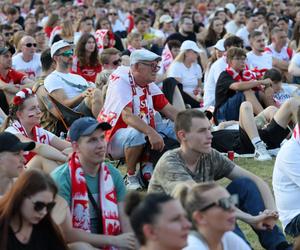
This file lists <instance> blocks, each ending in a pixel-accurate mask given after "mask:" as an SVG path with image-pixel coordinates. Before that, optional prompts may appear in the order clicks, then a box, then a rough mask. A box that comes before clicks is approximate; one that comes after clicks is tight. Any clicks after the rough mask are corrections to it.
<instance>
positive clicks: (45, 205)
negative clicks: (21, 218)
mask: <svg viewBox="0 0 300 250" xmlns="http://www.w3.org/2000/svg"><path fill="white" fill-rule="evenodd" d="M32 204H33V209H34V211H36V212H40V211H42V210H43V209H44V208H46V210H47V212H50V211H51V210H52V209H53V208H54V206H55V204H56V202H54V201H52V202H49V203H45V202H42V201H32Z"/></svg>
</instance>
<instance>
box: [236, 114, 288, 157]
mask: <svg viewBox="0 0 300 250" xmlns="http://www.w3.org/2000/svg"><path fill="white" fill-rule="evenodd" d="M239 131H240V141H241V150H242V151H244V153H245V154H246V153H253V152H254V147H253V145H252V142H251V140H250V138H249V137H248V135H247V134H246V132H245V130H244V129H242V128H241V127H240V130H239ZM289 132H290V131H289V129H287V128H286V129H284V128H282V127H281V126H280V125H278V123H277V122H276V121H275V120H274V119H272V121H271V122H270V123H269V124H268V126H267V127H266V128H263V129H258V134H259V137H260V139H261V140H262V141H263V142H264V143H265V144H266V145H267V149H273V148H279V147H280V144H281V142H282V141H283V140H284V139H285V138H286V137H287V136H288V134H289Z"/></svg>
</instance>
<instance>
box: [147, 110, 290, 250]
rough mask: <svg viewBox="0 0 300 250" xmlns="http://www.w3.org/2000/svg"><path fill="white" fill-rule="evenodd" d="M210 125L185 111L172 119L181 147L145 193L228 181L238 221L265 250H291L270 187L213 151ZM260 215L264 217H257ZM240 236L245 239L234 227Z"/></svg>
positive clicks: (163, 164)
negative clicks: (235, 200) (235, 196)
mask: <svg viewBox="0 0 300 250" xmlns="http://www.w3.org/2000/svg"><path fill="white" fill-rule="evenodd" d="M210 128H211V125H210V123H209V121H208V119H207V118H206V116H205V114H204V113H203V112H201V111H199V110H193V109H190V110H185V111H181V112H179V113H178V115H177V117H176V119H175V132H176V135H177V138H178V141H179V142H180V147H179V148H176V149H173V150H169V151H167V152H166V153H165V154H164V155H163V156H162V157H161V158H160V159H159V161H158V163H157V164H156V166H155V169H154V172H153V176H152V178H151V180H150V183H149V188H148V192H150V193H152V192H164V193H169V194H170V193H172V192H173V190H174V188H175V186H176V185H177V184H178V183H179V182H184V181H191V182H192V183H193V182H195V183H201V182H206V181H213V180H219V179H223V178H224V177H226V178H228V179H229V180H231V182H230V184H229V185H228V187H227V190H228V191H229V193H231V194H238V195H239V199H240V204H241V206H240V207H239V208H240V210H238V211H237V214H236V216H237V218H238V219H241V220H243V221H244V222H246V223H248V224H250V225H251V226H252V227H253V228H254V229H255V233H256V234H257V235H258V236H259V239H260V243H261V245H262V246H263V247H264V248H266V249H274V250H275V249H276V248H277V249H291V248H290V247H289V245H288V243H287V241H286V239H285V236H284V235H283V233H282V232H281V230H280V228H279V227H278V226H276V221H277V215H276V213H269V211H271V212H275V211H276V206H275V202H274V198H273V196H272V193H271V190H270V188H269V186H268V185H267V184H266V183H265V182H264V181H263V180H262V179H261V178H259V177H258V176H256V175H255V174H253V173H251V172H249V171H247V170H245V169H243V168H241V167H239V166H237V165H236V164H234V163H233V162H232V161H230V160H229V159H227V157H225V156H222V155H221V154H220V153H219V152H218V151H216V150H214V149H212V147H211V143H212V134H211V130H210ZM261 212H262V213H263V214H264V215H265V216H263V217H260V216H259V214H260V213H261ZM235 231H236V232H237V233H238V235H239V236H241V237H242V238H244V239H245V236H244V234H243V233H242V231H241V230H240V229H239V228H238V227H236V230H235Z"/></svg>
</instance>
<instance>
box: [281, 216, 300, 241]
mask: <svg viewBox="0 0 300 250" xmlns="http://www.w3.org/2000/svg"><path fill="white" fill-rule="evenodd" d="M285 233H286V234H288V235H291V236H292V237H297V236H299V235H300V214H298V215H297V216H296V217H294V218H293V219H292V220H291V221H290V223H289V224H287V226H286V227H285Z"/></svg>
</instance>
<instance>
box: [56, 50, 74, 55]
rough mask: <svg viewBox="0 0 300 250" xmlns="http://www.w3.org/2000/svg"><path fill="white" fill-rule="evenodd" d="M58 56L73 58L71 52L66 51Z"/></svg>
mask: <svg viewBox="0 0 300 250" xmlns="http://www.w3.org/2000/svg"><path fill="white" fill-rule="evenodd" d="M58 56H66V57H70V56H73V50H66V51H64V52H62V53H60V54H58Z"/></svg>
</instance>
